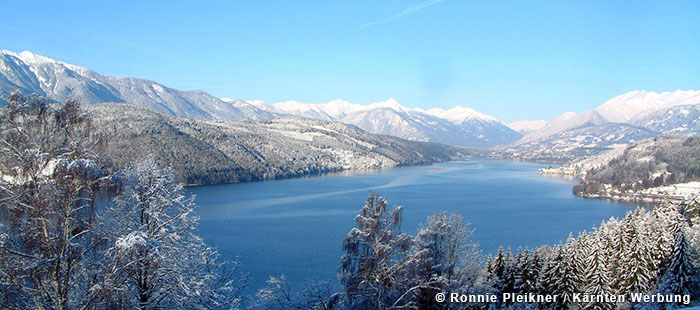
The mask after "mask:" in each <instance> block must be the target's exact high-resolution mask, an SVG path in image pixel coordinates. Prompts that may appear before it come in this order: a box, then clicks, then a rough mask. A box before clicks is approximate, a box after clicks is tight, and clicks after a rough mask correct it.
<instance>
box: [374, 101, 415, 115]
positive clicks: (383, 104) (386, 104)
mask: <svg viewBox="0 0 700 310" xmlns="http://www.w3.org/2000/svg"><path fill="white" fill-rule="evenodd" d="M377 108H389V109H392V110H394V111H397V112H407V111H411V110H415V109H411V108H407V107H404V106H402V105H401V104H399V102H398V101H397V100H396V99H394V98H389V99H387V100H384V101H380V102H374V103H372V104H370V105H368V106H366V107H365V110H371V109H377Z"/></svg>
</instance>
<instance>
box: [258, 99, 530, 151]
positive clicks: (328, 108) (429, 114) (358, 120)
mask: <svg viewBox="0 0 700 310" xmlns="http://www.w3.org/2000/svg"><path fill="white" fill-rule="evenodd" d="M255 104H256V105H257V106H258V107H260V108H261V109H267V111H270V112H276V113H287V114H291V115H296V116H303V117H308V118H314V119H321V120H338V121H341V122H344V123H347V124H352V125H355V126H358V127H360V128H362V129H364V130H367V131H370V132H373V133H378V134H386V135H393V136H398V137H402V138H405V139H409V140H416V141H430V142H438V143H444V144H452V145H464V146H493V145H501V144H508V143H511V142H513V141H515V140H517V139H518V138H520V134H519V133H517V132H515V131H513V130H511V129H510V128H509V127H508V126H507V125H506V124H505V123H503V122H501V121H499V120H497V119H496V118H494V117H492V116H488V115H485V114H483V113H479V112H477V111H475V110H473V109H470V108H465V107H460V106H458V107H455V108H452V109H450V110H447V111H445V110H442V109H432V110H430V111H425V110H423V109H420V108H408V107H405V106H402V105H401V104H400V103H399V102H398V101H397V100H396V99H394V98H389V99H387V100H385V101H381V102H375V103H371V104H369V105H360V104H354V103H350V102H347V101H344V100H340V99H336V100H333V101H330V102H328V103H323V104H312V103H302V102H298V101H286V102H280V103H274V104H266V103H263V102H261V101H255Z"/></svg>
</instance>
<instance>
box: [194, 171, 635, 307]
mask: <svg viewBox="0 0 700 310" xmlns="http://www.w3.org/2000/svg"><path fill="white" fill-rule="evenodd" d="M544 166H545V165H541V164H532V163H521V162H513V161H507V160H491V159H483V160H482V159H478V160H468V161H458V162H448V163H441V164H435V165H430V166H417V167H404V168H395V169H386V170H376V171H371V172H365V173H347V174H335V175H328V176H322V177H315V178H303V179H292V180H282V181H267V182H256V183H241V184H230V185H217V186H202V187H192V188H188V189H187V190H188V191H189V192H191V193H193V194H196V195H197V198H196V202H197V205H198V206H199V207H198V209H197V212H198V214H199V215H200V216H201V221H200V225H199V233H200V235H201V236H202V237H203V238H204V240H205V241H206V242H207V243H208V244H210V245H212V246H215V247H216V248H218V250H219V252H220V253H221V256H222V258H224V259H237V260H238V261H239V262H240V263H241V271H243V272H245V273H248V274H249V281H248V290H247V292H248V293H251V292H254V291H255V290H257V289H258V288H260V287H262V286H263V285H264V283H265V280H266V279H267V278H268V277H269V276H270V275H273V276H279V275H281V274H284V275H286V276H287V279H288V281H289V282H290V285H291V286H292V287H293V288H295V287H296V288H299V287H301V286H302V285H303V284H304V283H305V281H306V280H311V279H321V280H335V279H336V278H337V276H336V275H337V269H338V265H339V262H340V256H341V255H342V251H341V247H342V242H343V238H344V236H345V234H346V233H347V232H348V231H350V229H351V228H352V227H354V225H355V223H354V217H355V215H356V214H357V212H358V211H359V210H360V208H361V207H362V205H363V203H364V201H365V200H366V199H367V196H368V194H369V192H370V190H374V191H376V192H377V193H378V194H379V195H380V196H382V197H384V198H386V199H387V200H388V201H389V203H390V204H391V205H403V206H404V222H403V226H402V227H403V230H404V231H405V232H407V233H409V234H411V235H415V233H416V231H417V227H418V224H419V223H422V222H424V221H425V220H426V218H427V217H428V215H430V214H433V213H435V212H438V211H443V210H444V211H448V212H457V213H460V214H462V216H464V218H465V219H466V220H468V221H469V222H471V224H472V228H474V229H476V231H475V233H474V239H475V241H477V242H478V243H479V244H480V246H481V249H482V250H483V251H484V252H485V253H486V254H489V253H494V252H495V251H496V250H497V249H498V247H499V246H501V245H503V246H504V247H508V246H510V247H511V248H512V249H514V250H517V248H518V247H526V246H529V247H537V246H539V245H542V244H555V243H558V242H559V241H561V240H566V238H567V236H568V235H569V233H570V232H573V233H574V235H576V234H577V233H578V232H580V231H583V230H584V229H588V230H590V228H591V227H592V226H594V225H596V226H598V225H599V224H600V222H601V220H606V219H608V218H610V217H611V216H614V217H621V216H624V214H625V212H627V211H628V210H630V206H628V205H623V204H617V203H613V202H608V201H600V200H586V199H582V198H578V197H575V196H574V195H572V194H571V187H572V185H573V184H574V183H575V181H572V180H567V179H564V178H559V177H546V176H541V175H539V174H538V173H537V168H540V167H544Z"/></svg>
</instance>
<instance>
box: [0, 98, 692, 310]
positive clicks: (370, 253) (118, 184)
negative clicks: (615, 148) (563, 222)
mask: <svg viewBox="0 0 700 310" xmlns="http://www.w3.org/2000/svg"><path fill="white" fill-rule="evenodd" d="M0 111H1V112H0V143H1V144H2V145H0V174H1V176H2V178H1V180H0V208H1V209H0V210H1V213H0V302H2V305H3V308H6V309H236V308H248V307H249V308H254V309H309V310H311V309H348V310H349V309H570V308H583V309H615V308H622V309H629V308H644V309H667V308H675V307H679V306H686V305H687V304H688V303H690V302H697V297H698V296H700V295H699V294H698V287H697V284H698V275H699V273H698V261H699V253H698V251H697V249H698V247H700V200H699V199H698V198H697V197H696V198H694V199H691V200H688V201H685V202H683V203H680V204H662V205H659V206H657V207H655V208H654V209H652V210H645V209H637V210H634V211H631V212H629V213H628V215H627V216H626V217H625V218H623V219H610V220H608V221H606V222H603V223H601V225H600V226H599V227H593V228H592V229H591V231H590V232H583V233H581V234H579V235H578V236H577V237H574V236H570V237H569V238H568V240H567V241H566V243H565V244H559V245H554V246H549V245H543V246H541V247H539V248H536V249H519V250H518V251H517V252H515V253H513V251H511V250H500V251H499V252H498V253H497V254H496V255H494V256H493V257H488V258H487V257H485V255H483V254H482V253H481V251H480V250H479V247H478V245H477V244H476V243H474V242H473V241H472V240H471V235H472V232H473V229H472V228H471V227H470V225H469V223H468V222H467V221H466V220H465V218H463V217H462V216H461V215H458V214H449V213H444V212H443V213H437V214H434V215H432V216H430V217H428V218H427V219H426V222H425V223H424V224H422V225H421V226H420V227H419V229H418V233H417V235H416V236H410V235H408V234H406V233H404V232H403V230H402V227H401V224H402V213H403V210H404V209H403V207H401V206H395V207H391V206H390V204H389V202H387V201H386V200H385V199H383V198H382V197H380V196H379V195H378V194H375V193H371V194H370V196H369V198H368V199H367V201H366V202H365V204H364V206H362V208H361V209H360V211H359V214H358V215H357V216H356V217H355V223H356V225H355V227H354V228H352V229H351V230H350V231H349V232H348V234H347V235H346V237H345V239H344V240H338V247H342V249H343V252H344V255H343V256H342V257H340V258H339V261H338V266H339V269H338V270H339V283H310V284H309V285H307V287H306V289H305V290H303V291H292V290H291V289H290V288H289V286H288V285H287V283H286V279H285V277H284V276H282V275H274V276H273V277H270V279H269V281H268V284H267V286H266V287H263V288H260V289H259V290H258V292H257V294H256V295H255V296H241V293H240V292H241V290H242V288H243V287H244V285H245V279H244V276H243V275H240V274H239V273H238V272H237V264H236V262H222V261H219V259H218V255H217V251H216V249H213V248H211V247H209V246H207V245H206V244H205V243H204V242H203V241H202V239H201V238H199V237H198V236H197V235H196V227H197V217H196V216H194V214H193V211H194V209H195V208H196V206H195V204H194V202H193V197H188V196H186V195H184V192H183V185H182V184H181V183H180V182H179V181H178V179H177V177H176V175H175V173H174V172H173V170H172V169H168V168H163V167H159V166H158V164H157V160H156V158H155V157H154V156H146V157H144V158H141V159H139V160H135V161H132V162H129V163H123V164H120V165H115V164H114V162H113V160H112V159H111V158H110V156H108V155H106V153H105V150H107V149H109V146H108V145H109V143H111V141H107V140H106V139H105V137H104V136H103V135H102V134H101V132H100V131H98V130H96V129H95V126H94V122H95V121H94V120H93V119H91V117H90V115H89V114H88V113H86V112H85V111H83V110H82V108H81V106H80V105H78V104H77V102H76V101H74V100H69V101H67V102H66V103H65V104H62V105H55V104H50V103H49V102H47V101H46V100H45V99H42V98H39V97H35V96H29V97H24V96H22V95H20V94H13V95H12V96H10V98H8V105H7V106H6V107H4V108H3V109H2V110H0ZM102 190H109V191H112V192H113V193H114V199H112V201H111V203H108V204H106V206H105V207H103V208H98V207H97V206H96V203H95V201H96V199H98V198H99V197H100V191H102ZM407 207H417V206H407ZM241 255H245V253H241ZM452 293H457V294H464V295H474V296H476V295H495V296H498V297H499V300H497V301H496V302H493V303H485V302H472V303H470V302H439V301H438V300H436V296H437V295H438V294H452ZM505 293H516V294H535V295H537V294H547V295H557V296H560V299H559V300H557V301H553V302H549V303H546V302H543V303H527V302H525V303H513V302H507V301H504V300H502V299H500V297H501V296H503V294H505ZM639 293H642V294H661V295H659V296H674V295H678V296H683V295H688V296H689V297H691V300H690V301H686V300H685V299H681V300H677V299H676V300H673V301H670V302H662V303H658V302H643V303H641V302H636V301H635V300H634V296H636V295H635V294H639ZM576 294H584V295H586V296H589V295H590V296H594V295H595V296H603V295H605V296H608V295H609V296H625V297H624V298H623V299H624V301H618V302H607V301H606V302H601V301H599V300H593V301H591V300H588V301H584V302H577V301H576V300H575V297H574V296H576ZM654 296H657V295H654Z"/></svg>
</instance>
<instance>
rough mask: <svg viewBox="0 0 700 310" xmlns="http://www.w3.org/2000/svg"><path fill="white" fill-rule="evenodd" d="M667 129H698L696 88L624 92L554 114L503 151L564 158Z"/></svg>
mask: <svg viewBox="0 0 700 310" xmlns="http://www.w3.org/2000/svg"><path fill="white" fill-rule="evenodd" d="M521 132H523V131H521ZM666 133H669V134H681V135H694V134H699V133H700V91H693V90H690V91H682V90H677V91H674V92H663V93H655V92H648V91H632V92H628V93H625V94H622V95H619V96H616V97H614V98H612V99H610V100H608V101H607V102H605V103H603V104H602V105H600V106H599V107H597V108H594V109H591V110H587V111H584V112H581V113H574V112H566V113H564V114H562V115H559V116H556V117H554V118H553V119H551V120H550V121H548V122H546V123H545V124H544V125H543V126H541V128H539V129H537V130H532V131H529V132H527V133H526V134H525V135H524V136H523V137H522V138H521V139H520V140H518V141H517V142H515V143H514V144H513V145H512V146H509V147H508V151H509V152H513V153H516V154H517V156H519V157H525V158H540V159H558V160H568V159H571V158H573V157H577V156H580V155H587V154H594V153H598V152H600V151H602V150H606V149H608V148H609V147H610V146H612V145H615V144H626V143H629V142H630V141H639V140H642V139H646V138H650V137H654V136H658V135H660V134H666Z"/></svg>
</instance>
